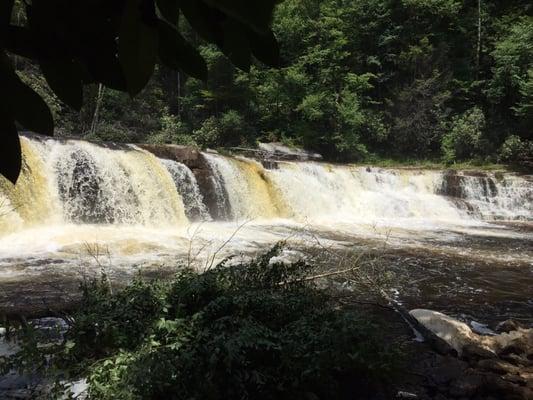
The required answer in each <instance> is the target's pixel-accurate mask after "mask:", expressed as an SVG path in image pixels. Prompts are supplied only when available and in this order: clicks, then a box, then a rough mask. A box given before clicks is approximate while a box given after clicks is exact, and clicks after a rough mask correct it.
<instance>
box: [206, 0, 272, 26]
mask: <svg viewBox="0 0 533 400" xmlns="http://www.w3.org/2000/svg"><path fill="white" fill-rule="evenodd" d="M205 2H206V3H207V4H209V5H210V6H212V7H214V8H217V9H219V10H221V11H223V12H224V13H225V14H227V15H229V16H231V17H233V18H235V19H237V20H239V21H240V22H242V23H244V24H246V25H248V26H249V27H250V28H252V29H253V30H255V31H256V32H259V33H266V31H267V30H268V27H269V26H270V23H271V22H272V16H273V14H274V7H275V5H276V2H277V1H276V0H259V1H250V0H205Z"/></svg>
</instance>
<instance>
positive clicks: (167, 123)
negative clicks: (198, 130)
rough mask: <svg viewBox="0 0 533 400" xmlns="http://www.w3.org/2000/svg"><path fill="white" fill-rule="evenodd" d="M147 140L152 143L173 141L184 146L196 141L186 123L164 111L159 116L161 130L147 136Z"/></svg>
mask: <svg viewBox="0 0 533 400" xmlns="http://www.w3.org/2000/svg"><path fill="white" fill-rule="evenodd" d="M147 142H148V143H153V144H170V143H174V144H180V145H184V146H195V145H196V141H195V140H194V138H193V137H192V135H191V134H190V133H189V131H188V129H187V126H186V124H185V123H184V122H182V121H180V120H178V118H177V117H176V116H175V115H170V114H168V112H165V113H164V114H163V116H162V117H161V130H160V131H159V132H157V133H155V134H153V135H151V136H148V138H147Z"/></svg>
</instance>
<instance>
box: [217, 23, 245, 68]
mask: <svg viewBox="0 0 533 400" xmlns="http://www.w3.org/2000/svg"><path fill="white" fill-rule="evenodd" d="M222 29H223V32H224V43H223V45H222V52H223V53H224V54H225V55H226V56H227V57H228V58H229V59H230V60H231V62H232V63H233V64H235V65H236V66H237V67H239V68H240V69H242V70H243V71H247V72H248V71H249V70H250V64H251V58H252V54H251V49H250V43H249V42H248V37H247V29H246V27H245V26H244V25H243V24H241V23H240V22H239V21H237V20H234V19H227V20H226V21H225V22H224V23H223V24H222Z"/></svg>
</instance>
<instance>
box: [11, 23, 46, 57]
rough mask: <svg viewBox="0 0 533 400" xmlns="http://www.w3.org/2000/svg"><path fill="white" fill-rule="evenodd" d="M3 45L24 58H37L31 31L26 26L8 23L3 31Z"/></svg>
mask: <svg viewBox="0 0 533 400" xmlns="http://www.w3.org/2000/svg"><path fill="white" fill-rule="evenodd" d="M4 45H5V47H6V49H7V50H9V51H10V52H11V53H14V54H18V55H19V56H22V57H26V58H33V59H35V58H39V56H40V55H39V53H38V46H36V45H35V43H34V39H33V35H32V32H31V31H30V30H29V29H28V28H23V27H20V26H14V25H10V26H8V27H7V29H6V31H5V39H4Z"/></svg>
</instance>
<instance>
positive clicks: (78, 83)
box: [41, 59, 83, 111]
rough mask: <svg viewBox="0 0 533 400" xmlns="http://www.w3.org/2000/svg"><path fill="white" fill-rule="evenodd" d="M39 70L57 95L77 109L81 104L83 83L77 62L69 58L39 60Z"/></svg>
mask: <svg viewBox="0 0 533 400" xmlns="http://www.w3.org/2000/svg"><path fill="white" fill-rule="evenodd" d="M41 70H42V71H43V74H44V77H45V78H46V81H47V82H48V85H50V88H52V90H53V91H54V93H55V94H56V95H57V97H59V99H60V100H61V101H63V102H64V103H65V104H67V105H69V106H70V107H72V108H74V109H75V110H77V111H79V110H80V109H81V106H82V104H83V83H82V78H81V70H80V67H79V65H78V63H77V62H76V61H74V60H70V59H62V60H50V61H41Z"/></svg>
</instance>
